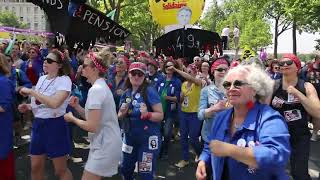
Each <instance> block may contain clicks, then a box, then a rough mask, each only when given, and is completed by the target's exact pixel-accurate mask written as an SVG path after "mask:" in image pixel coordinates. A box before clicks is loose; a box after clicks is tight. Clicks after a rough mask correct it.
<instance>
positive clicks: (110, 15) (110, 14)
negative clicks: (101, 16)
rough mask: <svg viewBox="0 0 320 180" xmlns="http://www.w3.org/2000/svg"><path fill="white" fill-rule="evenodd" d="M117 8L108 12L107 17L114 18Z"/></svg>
mask: <svg viewBox="0 0 320 180" xmlns="http://www.w3.org/2000/svg"><path fill="white" fill-rule="evenodd" d="M116 11H117V10H116V9H114V10H112V11H110V12H109V13H108V14H107V17H108V18H110V19H112V20H114V15H115V14H116Z"/></svg>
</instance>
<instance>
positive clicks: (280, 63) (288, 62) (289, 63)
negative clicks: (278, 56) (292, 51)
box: [278, 60, 293, 66]
mask: <svg viewBox="0 0 320 180" xmlns="http://www.w3.org/2000/svg"><path fill="white" fill-rule="evenodd" d="M278 64H279V66H284V64H286V65H288V66H290V65H292V64H293V61H292V60H288V61H279V62H278Z"/></svg>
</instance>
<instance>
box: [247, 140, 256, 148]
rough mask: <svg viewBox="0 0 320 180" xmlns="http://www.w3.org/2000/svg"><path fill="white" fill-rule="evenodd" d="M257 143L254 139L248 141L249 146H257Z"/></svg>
mask: <svg viewBox="0 0 320 180" xmlns="http://www.w3.org/2000/svg"><path fill="white" fill-rule="evenodd" d="M255 146H256V143H254V141H249V142H248V147H255Z"/></svg>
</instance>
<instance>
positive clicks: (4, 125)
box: [0, 74, 14, 159]
mask: <svg viewBox="0 0 320 180" xmlns="http://www.w3.org/2000/svg"><path fill="white" fill-rule="evenodd" d="M0 95H1V96H0V106H1V107H2V109H4V110H5V112H0V159H5V158H7V156H8V154H9V153H10V152H11V151H12V147H13V137H12V136H13V124H12V123H13V109H12V108H13V100H14V99H13V98H14V88H13V84H12V82H11V81H10V80H9V79H8V78H7V77H6V76H4V75H2V74H0Z"/></svg>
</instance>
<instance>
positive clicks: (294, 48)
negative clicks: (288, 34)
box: [292, 20, 297, 55]
mask: <svg viewBox="0 0 320 180" xmlns="http://www.w3.org/2000/svg"><path fill="white" fill-rule="evenodd" d="M292 51H293V54H295V55H297V23H296V21H295V20H293V24H292Z"/></svg>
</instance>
